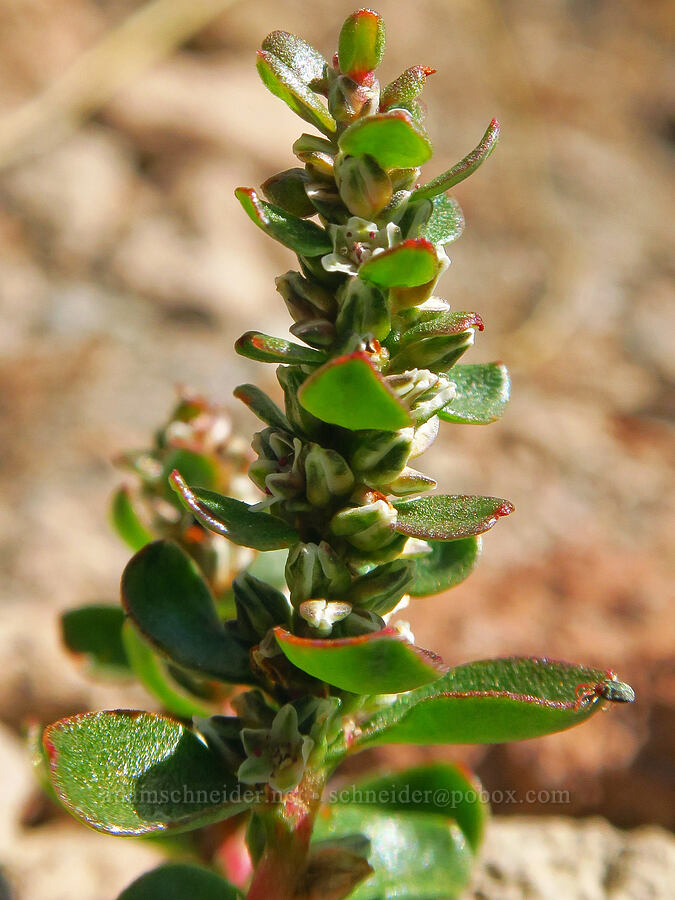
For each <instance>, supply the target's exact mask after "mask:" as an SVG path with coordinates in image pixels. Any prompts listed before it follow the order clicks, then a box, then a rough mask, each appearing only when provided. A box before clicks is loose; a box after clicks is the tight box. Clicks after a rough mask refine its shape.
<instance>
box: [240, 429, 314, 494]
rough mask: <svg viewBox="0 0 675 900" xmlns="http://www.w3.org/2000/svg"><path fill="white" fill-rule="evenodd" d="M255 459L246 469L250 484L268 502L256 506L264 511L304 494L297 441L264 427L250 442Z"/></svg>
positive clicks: (298, 442) (299, 443)
mask: <svg viewBox="0 0 675 900" xmlns="http://www.w3.org/2000/svg"><path fill="white" fill-rule="evenodd" d="M251 446H252V447H253V450H254V451H255V452H256V453H257V454H258V459H257V460H255V461H254V462H252V463H251V465H250V466H249V470H248V474H249V477H250V479H251V481H252V482H253V483H254V484H255V485H256V486H257V487H259V488H260V490H261V491H264V493H265V494H267V497H268V500H266V501H262V502H261V503H260V504H258V506H259V507H260V508H264V507H266V506H269V505H270V503H275V502H276V501H278V500H289V499H291V498H292V497H297V496H298V495H299V494H301V493H303V491H304V488H305V478H304V474H303V471H302V465H301V460H300V454H301V450H302V442H301V441H300V440H299V439H298V438H294V437H292V436H291V435H290V434H286V432H284V431H276V430H275V429H273V428H264V429H263V430H262V431H259V432H258V433H257V434H256V435H255V436H254V438H253V441H252V442H251Z"/></svg>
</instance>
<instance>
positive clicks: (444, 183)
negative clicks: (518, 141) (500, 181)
mask: <svg viewBox="0 0 675 900" xmlns="http://www.w3.org/2000/svg"><path fill="white" fill-rule="evenodd" d="M498 140H499V122H498V121H497V120H496V119H493V120H492V121H491V122H490V124H489V125H488V127H487V130H486V132H485V134H484V135H483V137H482V138H481V140H480V143H479V144H478V146H477V147H474V149H473V150H472V151H471V153H467V155H466V156H465V157H464V159H461V160H460V161H459V162H458V163H457V164H456V165H454V166H453V167H452V168H451V169H448V170H447V172H443V174H442V175H439V176H438V177H437V178H434V179H433V181H430V182H429V183H428V184H423V185H422V186H421V187H418V188H417V189H416V190H414V191H413V192H412V196H411V197H410V202H411V203H416V202H417V201H418V200H424V199H431V198H432V197H435V196H437V194H442V193H444V192H445V191H449V190H450V188H451V187H454V186H455V185H456V184H459V183H460V181H464V179H465V178H468V177H469V175H472V174H473V173H474V172H475V171H476V169H477V168H478V167H479V166H481V165H482V164H483V163H484V162H485V160H486V159H487V158H488V156H489V155H490V154H491V153H492V151H493V150H494V149H495V147H496V146H497V141H498Z"/></svg>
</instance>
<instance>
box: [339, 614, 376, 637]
mask: <svg viewBox="0 0 675 900" xmlns="http://www.w3.org/2000/svg"><path fill="white" fill-rule="evenodd" d="M385 625H386V623H385V621H384V619H383V618H382V617H381V616H378V614H377V613H374V612H372V611H371V610H369V609H355V610H352V612H351V613H350V614H349V615H348V616H347V618H346V619H343V620H342V621H341V622H338V623H337V624H336V625H334V626H333V633H332V636H333V637H335V638H338V637H358V636H359V635H361V634H372V633H373V632H374V631H382V629H383V628H384V627H385Z"/></svg>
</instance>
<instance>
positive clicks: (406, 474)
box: [386, 466, 436, 497]
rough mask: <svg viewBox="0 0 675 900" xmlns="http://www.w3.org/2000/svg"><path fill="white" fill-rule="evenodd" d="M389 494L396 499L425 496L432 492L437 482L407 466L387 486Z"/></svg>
mask: <svg viewBox="0 0 675 900" xmlns="http://www.w3.org/2000/svg"><path fill="white" fill-rule="evenodd" d="M386 487H387V493H388V494H394V495H395V496H396V497H408V496H410V494H423V493H424V492H425V491H432V490H433V489H434V488H435V487H436V482H435V481H434V479H433V478H429V476H428V475H424V473H422V472H418V471H417V469H411V468H410V467H409V466H406V467H405V469H403V471H402V472H401V473H400V474H399V475H398V476H397V477H396V478H395V479H394V480H393V481H392V482H390V483H389V484H388V485H387V486H386Z"/></svg>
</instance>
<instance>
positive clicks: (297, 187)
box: [261, 168, 316, 219]
mask: <svg viewBox="0 0 675 900" xmlns="http://www.w3.org/2000/svg"><path fill="white" fill-rule="evenodd" d="M308 182H309V176H308V175H307V173H306V172H305V171H304V169H298V168H294V169H286V170H285V171H284V172H279V173H278V174H277V175H272V177H271V178H268V179H267V181H265V182H263V184H262V185H261V187H262V191H263V194H264V195H265V197H266V198H267V199H268V200H269V202H270V203H274V204H275V205H276V206H280V207H281V208H282V209H285V210H286V212H289V213H292V215H294V216H299V217H300V218H301V219H304V218H306V217H307V216H313V215H314V213H315V212H316V210H315V209H314V206H313V205H312V203H311V201H310V200H309V198H308V196H307V193H306V192H305V186H306V185H307V183H308Z"/></svg>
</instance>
